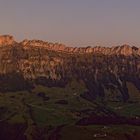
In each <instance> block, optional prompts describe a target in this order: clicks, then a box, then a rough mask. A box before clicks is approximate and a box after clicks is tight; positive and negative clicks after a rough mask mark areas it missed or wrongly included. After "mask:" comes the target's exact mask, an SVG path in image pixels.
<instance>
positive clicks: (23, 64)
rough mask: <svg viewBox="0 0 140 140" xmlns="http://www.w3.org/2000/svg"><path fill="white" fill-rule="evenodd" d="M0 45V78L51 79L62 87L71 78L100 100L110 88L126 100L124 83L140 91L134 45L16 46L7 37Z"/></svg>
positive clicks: (138, 61)
mask: <svg viewBox="0 0 140 140" xmlns="http://www.w3.org/2000/svg"><path fill="white" fill-rule="evenodd" d="M0 46H1V47H0V75H2V74H4V75H8V76H9V74H11V75H12V74H13V73H18V74H20V75H22V76H23V77H24V79H27V80H31V81H36V79H39V80H40V79H41V82H43V83H44V84H46V83H47V84H48V83H49V85H52V83H51V84H50V81H51V80H53V83H54V82H55V84H61V85H63V84H65V83H66V82H67V81H68V80H70V79H78V80H82V81H84V83H85V85H86V87H87V89H88V90H89V91H90V92H89V93H90V94H89V95H88V94H86V97H87V95H88V97H87V98H90V99H91V98H94V97H96V96H97V95H99V96H102V97H103V96H105V89H106V90H108V89H110V88H113V89H116V91H118V92H119V93H120V94H121V95H122V97H123V99H124V100H127V99H128V97H129V95H128V89H127V85H126V83H127V82H131V83H133V84H134V85H135V86H136V87H137V88H138V89H139V90H140V87H139V85H140V48H137V47H134V46H133V47H131V46H129V45H122V46H117V47H111V48H109V47H100V46H96V47H90V46H89V47H85V48H78V47H77V48H76V47H75V48H74V47H67V46H65V45H63V44H60V43H49V42H45V41H41V40H24V41H22V42H20V43H17V42H16V41H14V39H13V37H12V36H9V35H8V36H1V37H0ZM42 78H43V80H42ZM11 79H12V78H11ZM45 79H47V81H45ZM44 81H45V82H44ZM2 82H3V81H2ZM25 84H26V83H25ZM114 94H115V93H114ZM93 95H94V96H93ZM90 96H91V97H90Z"/></svg>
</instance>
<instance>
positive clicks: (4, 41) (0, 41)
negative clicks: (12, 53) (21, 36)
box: [0, 35, 15, 46]
mask: <svg viewBox="0 0 140 140" xmlns="http://www.w3.org/2000/svg"><path fill="white" fill-rule="evenodd" d="M13 43H15V41H14V37H13V36H10V35H2V36H0V46H6V45H12V44H13Z"/></svg>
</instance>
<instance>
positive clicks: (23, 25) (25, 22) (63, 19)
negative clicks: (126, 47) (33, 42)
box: [0, 0, 140, 47]
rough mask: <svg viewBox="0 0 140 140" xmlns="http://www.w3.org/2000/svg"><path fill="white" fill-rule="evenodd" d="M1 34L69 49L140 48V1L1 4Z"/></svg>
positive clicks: (15, 0) (10, 0) (16, 0)
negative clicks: (62, 44) (54, 43)
mask: <svg viewBox="0 0 140 140" xmlns="http://www.w3.org/2000/svg"><path fill="white" fill-rule="evenodd" d="M0 34H11V35H13V36H15V38H16V40H18V41H21V40H23V39H25V38H28V39H42V40H46V41H50V42H61V43H64V44H66V45H68V46H78V47H80V46H82V47H83V46H88V45H91V46H95V45H102V46H114V45H122V44H130V45H136V46H140V0H0Z"/></svg>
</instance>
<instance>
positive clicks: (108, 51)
mask: <svg viewBox="0 0 140 140" xmlns="http://www.w3.org/2000/svg"><path fill="white" fill-rule="evenodd" d="M15 43H17V42H16V41H15V40H14V37H13V36H11V35H2V36H0V46H9V45H10V46H11V45H12V46H15ZM17 44H18V45H17V46H21V47H23V48H24V49H30V48H34V47H37V48H42V49H44V48H45V49H48V50H53V51H56V52H66V53H80V54H84V53H92V54H102V55H124V56H130V55H140V48H137V47H135V46H130V45H127V44H124V45H121V46H114V47H101V46H95V47H91V46H87V47H67V46H66V45H64V44H61V43H51V42H47V41H42V40H37V39H33V40H28V39H25V40H23V41H22V42H20V43H17Z"/></svg>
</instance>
